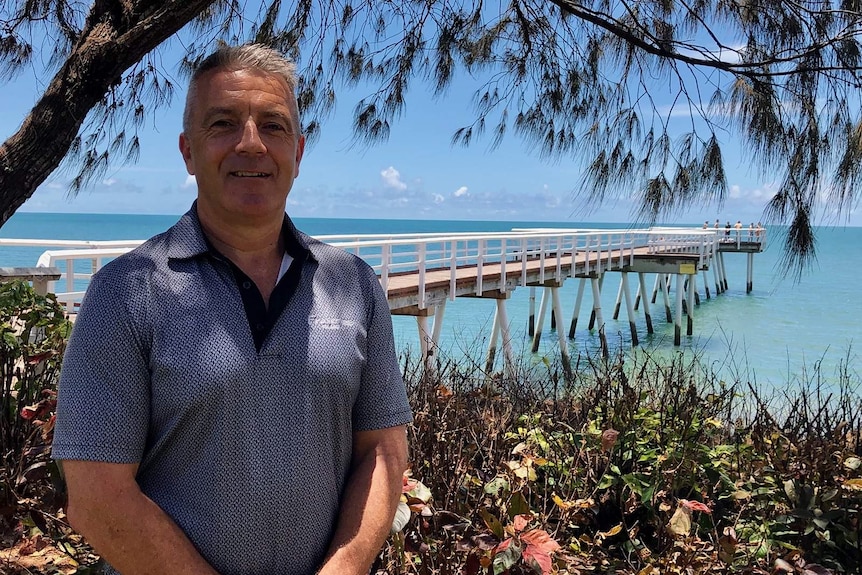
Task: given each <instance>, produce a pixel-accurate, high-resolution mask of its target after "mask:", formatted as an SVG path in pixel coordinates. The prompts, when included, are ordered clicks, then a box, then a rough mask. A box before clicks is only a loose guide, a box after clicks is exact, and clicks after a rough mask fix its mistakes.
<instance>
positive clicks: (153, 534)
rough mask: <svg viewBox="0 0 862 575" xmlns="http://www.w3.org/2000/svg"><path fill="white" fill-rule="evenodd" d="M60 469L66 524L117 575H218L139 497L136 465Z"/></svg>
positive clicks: (81, 464)
mask: <svg viewBox="0 0 862 575" xmlns="http://www.w3.org/2000/svg"><path fill="white" fill-rule="evenodd" d="M62 464H63V472H64V474H65V476H66V485H67V487H68V490H69V503H68V505H67V509H66V515H67V516H68V518H69V523H70V524H71V525H72V527H73V528H74V529H75V530H76V531H77V532H78V533H80V534H81V535H83V536H84V537H85V538H86V539H87V542H88V543H89V544H90V545H92V546H93V548H94V549H95V550H96V551H97V552H98V553H99V554H100V555H102V557H104V559H105V560H106V561H107V562H108V563H109V564H110V565H111V566H112V567H113V568H114V569H116V570H117V571H119V572H120V573H122V575H149V574H153V575H163V574H165V573H170V574H171V575H218V573H217V572H216V571H215V570H214V569H213V568H212V567H211V566H210V565H209V564H208V563H207V562H206V561H205V560H204V558H203V557H201V555H200V553H198V551H197V549H195V547H194V545H192V543H191V541H189V539H188V537H186V535H185V533H183V531H182V530H181V529H180V528H179V527H177V525H176V523H174V522H173V520H171V518H170V517H169V516H168V515H167V514H166V513H165V512H164V511H162V509H161V508H160V507H159V506H158V505H156V504H155V503H153V501H152V500H150V499H149V498H148V497H146V496H145V495H144V494H143V493H142V492H141V490H140V488H139V487H138V483H137V482H136V481H135V474H136V473H137V470H138V466H137V465H136V464H117V463H103V462H96V461H73V460H66V461H63V462H62Z"/></svg>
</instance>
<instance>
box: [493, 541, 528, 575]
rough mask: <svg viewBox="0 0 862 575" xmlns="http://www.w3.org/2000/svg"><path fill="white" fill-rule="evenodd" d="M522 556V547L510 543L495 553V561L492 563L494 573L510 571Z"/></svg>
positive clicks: (497, 574) (498, 574)
mask: <svg viewBox="0 0 862 575" xmlns="http://www.w3.org/2000/svg"><path fill="white" fill-rule="evenodd" d="M520 558H521V548H520V547H518V546H517V545H514V544H512V545H509V546H508V547H506V548H505V549H503V550H502V551H500V552H499V553H497V554H496V555H494V561H493V562H492V563H491V565H492V567H493V568H494V575H500V573H503V572H504V571H508V570H509V569H511V568H512V567H514V566H515V563H517V562H518V559H520Z"/></svg>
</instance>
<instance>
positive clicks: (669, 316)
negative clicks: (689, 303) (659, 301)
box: [658, 274, 682, 323]
mask: <svg viewBox="0 0 862 575" xmlns="http://www.w3.org/2000/svg"><path fill="white" fill-rule="evenodd" d="M658 275H659V279H660V280H661V282H660V284H661V286H660V287H661V297H662V298H664V315H665V319H666V320H667V323H671V322H673V314H672V313H671V312H670V294H669V293H668V290H667V284H668V281H669V279H668V278H669V274H658ZM680 311H682V304H680Z"/></svg>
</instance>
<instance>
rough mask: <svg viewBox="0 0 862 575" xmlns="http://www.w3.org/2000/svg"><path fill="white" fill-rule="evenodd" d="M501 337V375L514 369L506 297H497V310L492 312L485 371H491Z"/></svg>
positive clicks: (509, 373)
mask: <svg viewBox="0 0 862 575" xmlns="http://www.w3.org/2000/svg"><path fill="white" fill-rule="evenodd" d="M501 337H502V339H503V375H506V376H510V375H512V374H513V373H514V371H515V354H514V353H513V352H512V333H511V331H510V330H509V316H508V314H507V313H506V298H505V297H501V298H497V310H496V313H494V323H493V324H492V327H491V338H490V340H489V341H488V358H487V360H486V361H485V373H493V371H494V361H495V360H496V358H497V343H498V342H499V340H500V338H501Z"/></svg>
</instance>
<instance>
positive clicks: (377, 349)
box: [353, 268, 413, 431]
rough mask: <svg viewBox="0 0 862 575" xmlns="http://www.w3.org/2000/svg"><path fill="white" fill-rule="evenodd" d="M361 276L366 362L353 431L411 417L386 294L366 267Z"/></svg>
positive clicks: (395, 422)
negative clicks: (365, 303)
mask: <svg viewBox="0 0 862 575" xmlns="http://www.w3.org/2000/svg"><path fill="white" fill-rule="evenodd" d="M366 270H367V273H366V276H365V277H364V278H363V279H364V280H365V285H364V286H363V290H364V291H365V293H366V294H367V295H366V297H367V298H368V299H369V317H368V328H367V336H366V337H367V339H366V341H367V350H366V353H367V356H366V365H365V369H364V371H363V373H362V380H361V384H360V389H359V395H358V397H357V399H356V403H355V404H354V406H353V427H354V430H355V431H368V430H372V429H383V428H386V427H395V426H397V425H404V424H407V423H410V422H411V421H413V416H412V412H411V410H410V404H409V403H408V401H407V390H406V388H405V385H404V379H403V378H402V377H401V368H400V366H399V365H398V357H397V355H396V354H395V342H394V339H393V335H392V316H391V315H390V313H389V303H388V302H387V300H386V294H384V293H383V288H382V287H380V283H379V282H378V280H377V276H376V275H375V274H374V272H373V271H372V270H371V269H370V268H366Z"/></svg>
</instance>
